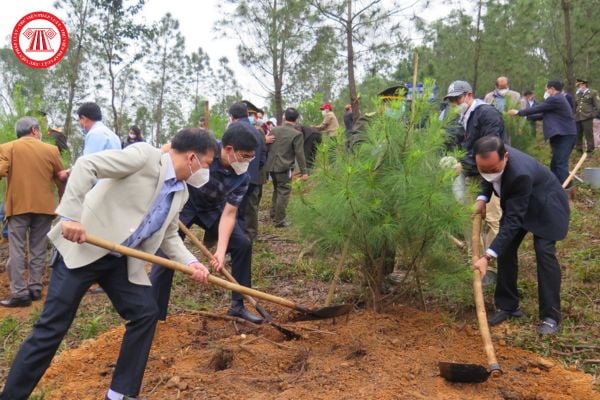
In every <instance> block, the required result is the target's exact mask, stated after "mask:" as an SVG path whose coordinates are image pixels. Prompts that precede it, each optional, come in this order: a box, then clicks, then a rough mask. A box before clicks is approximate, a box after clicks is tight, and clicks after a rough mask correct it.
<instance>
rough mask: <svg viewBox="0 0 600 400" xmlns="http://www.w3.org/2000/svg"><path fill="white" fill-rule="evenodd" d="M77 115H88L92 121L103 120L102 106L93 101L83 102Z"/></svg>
mask: <svg viewBox="0 0 600 400" xmlns="http://www.w3.org/2000/svg"><path fill="white" fill-rule="evenodd" d="M77 115H78V116H79V117H86V118H89V119H91V120H92V121H102V111H101V110H100V106H99V105H98V104H96V103H93V102H88V103H83V104H82V105H80V106H79V108H78V109H77Z"/></svg>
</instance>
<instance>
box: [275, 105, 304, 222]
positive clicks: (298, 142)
mask: <svg viewBox="0 0 600 400" xmlns="http://www.w3.org/2000/svg"><path fill="white" fill-rule="evenodd" d="M299 116H300V114H299V113H298V111H296V109H295V108H288V109H286V110H285V112H284V121H283V124H282V125H281V126H278V127H276V128H273V136H275V141H274V142H273V144H272V145H271V147H270V148H269V156H268V158H267V163H266V166H265V168H266V170H267V172H268V173H269V176H270V177H271V178H272V179H273V200H272V202H271V210H270V213H269V215H270V216H271V220H272V221H273V223H274V225H275V226H276V227H277V228H286V227H288V226H289V223H288V222H287V221H286V219H285V215H286V208H287V205H288V202H289V200H290V193H291V192H292V172H293V170H294V163H295V162H296V161H297V162H298V167H299V168H300V173H301V174H302V178H303V179H306V178H308V171H307V169H306V161H305V159H304V138H303V136H302V132H301V131H300V130H299V129H297V128H296V121H297V120H298V117H299Z"/></svg>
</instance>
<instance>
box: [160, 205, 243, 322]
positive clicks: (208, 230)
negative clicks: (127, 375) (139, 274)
mask: <svg viewBox="0 0 600 400" xmlns="http://www.w3.org/2000/svg"><path fill="white" fill-rule="evenodd" d="M179 219H180V220H181V222H182V223H183V224H184V225H185V226H186V227H188V228H189V227H190V226H192V225H194V224H196V225H198V226H200V227H201V228H202V229H204V242H205V243H211V242H214V241H216V240H217V238H218V236H219V221H217V222H215V223H214V224H213V225H212V226H211V227H207V226H205V225H204V224H203V223H202V221H200V219H198V218H197V217H195V215H194V214H192V213H186V209H185V208H184V209H183V211H182V212H181V214H180V215H179ZM227 252H229V253H230V254H231V274H232V275H233V277H234V278H235V280H236V281H238V283H239V284H240V285H242V286H246V287H251V285H252V242H251V241H250V239H249V238H248V236H247V235H246V232H245V231H244V228H243V227H242V224H241V222H240V221H239V220H236V223H235V227H234V228H233V232H232V233H231V237H230V239H229V244H228V246H227ZM158 254H159V255H160V256H161V257H164V253H161V252H159V253H158ZM205 261H206V260H205ZM206 265H208V263H206ZM150 281H151V282H152V290H153V295H154V298H155V299H156V304H157V305H158V319H160V320H162V321H164V320H165V319H166V318H167V311H168V308H169V298H170V297H171V286H172V284H173V270H171V269H168V268H164V267H161V266H160V265H156V264H154V265H152V270H151V271H150ZM243 304H244V298H243V296H242V295H241V294H239V293H237V292H232V293H231V305H232V307H236V306H243Z"/></svg>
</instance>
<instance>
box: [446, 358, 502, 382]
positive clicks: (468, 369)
mask: <svg viewBox="0 0 600 400" xmlns="http://www.w3.org/2000/svg"><path fill="white" fill-rule="evenodd" d="M438 366H439V368H440V375H441V376H442V377H443V378H444V379H446V380H447V381H450V382H463V383H481V382H485V381H487V379H488V377H489V376H490V372H489V371H488V370H487V369H486V368H485V367H483V366H481V365H478V364H459V363H450V362H439V363H438Z"/></svg>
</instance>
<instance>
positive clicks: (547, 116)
mask: <svg viewBox="0 0 600 400" xmlns="http://www.w3.org/2000/svg"><path fill="white" fill-rule="evenodd" d="M562 88H563V84H562V82H559V81H549V82H548V84H547V85H546V94H547V96H544V97H545V98H546V100H544V102H543V103H542V104H539V105H537V106H534V107H531V108H527V109H524V110H514V109H513V110H509V111H508V114H509V115H513V116H514V115H519V116H521V117H526V116H528V115H533V114H539V113H541V114H542V119H543V121H544V139H546V140H549V141H550V147H551V148H552V160H551V161H550V170H552V172H554V175H556V177H557V178H558V181H559V182H560V183H562V182H564V181H565V180H566V179H567V177H568V176H569V156H570V155H571V151H572V150H573V146H575V140H576V138H577V127H576V126H575V118H574V117H573V110H572V108H571V106H570V105H569V103H568V101H567V99H566V98H565V96H563V95H562V92H561V91H562Z"/></svg>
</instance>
